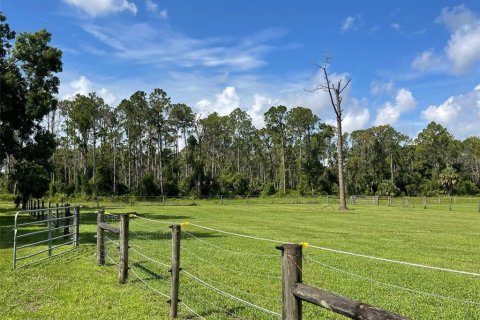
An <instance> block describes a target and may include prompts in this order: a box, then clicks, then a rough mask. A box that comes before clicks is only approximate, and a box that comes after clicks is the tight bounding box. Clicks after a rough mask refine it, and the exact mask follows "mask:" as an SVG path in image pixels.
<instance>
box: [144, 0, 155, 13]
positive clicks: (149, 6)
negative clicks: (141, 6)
mask: <svg viewBox="0 0 480 320" xmlns="http://www.w3.org/2000/svg"><path fill="white" fill-rule="evenodd" d="M145 6H146V7H147V11H148V12H151V13H155V12H157V10H158V5H157V4H156V3H155V2H153V1H151V0H147V1H146V2H145Z"/></svg>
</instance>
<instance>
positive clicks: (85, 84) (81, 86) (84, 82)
mask: <svg viewBox="0 0 480 320" xmlns="http://www.w3.org/2000/svg"><path fill="white" fill-rule="evenodd" d="M62 89H63V88H62ZM62 91H65V92H64V93H63V94H61V95H60V96H61V98H62V99H72V98H74V97H75V95H76V94H82V95H88V94H89V93H90V92H96V93H97V94H98V96H100V97H102V98H103V100H104V101H105V103H106V104H108V105H112V104H113V103H114V102H115V100H116V97H115V95H114V94H113V93H111V92H110V91H109V90H108V89H106V88H103V87H101V86H98V85H95V84H94V83H92V82H91V81H90V80H88V78H87V77H85V76H80V77H79V78H78V79H76V80H73V81H71V82H69V83H68V85H67V88H65V89H64V90H62Z"/></svg>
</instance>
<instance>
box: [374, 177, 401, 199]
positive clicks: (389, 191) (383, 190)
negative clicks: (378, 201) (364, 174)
mask: <svg viewBox="0 0 480 320" xmlns="http://www.w3.org/2000/svg"><path fill="white" fill-rule="evenodd" d="M399 192H400V190H399V189H398V188H397V186H396V185H395V184H394V183H393V182H392V181H390V180H383V181H382V182H381V183H380V184H379V185H378V190H377V194H378V195H379V196H395V195H397V194H398V193H399Z"/></svg>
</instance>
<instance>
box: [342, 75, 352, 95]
mask: <svg viewBox="0 0 480 320" xmlns="http://www.w3.org/2000/svg"><path fill="white" fill-rule="evenodd" d="M351 81H352V78H348V80H347V83H346V84H345V85H344V86H343V88H341V89H340V93H342V92H343V90H345V89H346V88H347V87H348V85H349V84H350V82H351Z"/></svg>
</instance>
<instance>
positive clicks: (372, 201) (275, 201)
mask: <svg viewBox="0 0 480 320" xmlns="http://www.w3.org/2000/svg"><path fill="white" fill-rule="evenodd" d="M70 200H73V199H70ZM82 202H83V203H85V204H86V205H87V206H89V207H94V208H124V207H126V206H131V207H134V206H145V207H148V206H156V207H158V206H166V207H167V206H197V205H225V206H244V205H318V206H319V209H320V210H323V209H328V208H336V207H338V203H339V198H338V196H335V195H333V196H332V195H311V196H307V195H271V196H247V195H217V196H184V197H172V196H141V197H140V196H115V197H113V196H105V197H97V198H92V199H89V200H87V201H82ZM347 205H348V206H349V207H351V208H356V207H364V206H377V207H392V208H406V209H408V210H411V211H417V210H430V209H435V210H437V211H468V212H477V213H480V197H478V196H477V197H474V196H470V197H460V196H453V197H448V196H435V197H389V196H364V195H351V196H349V197H347Z"/></svg>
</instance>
